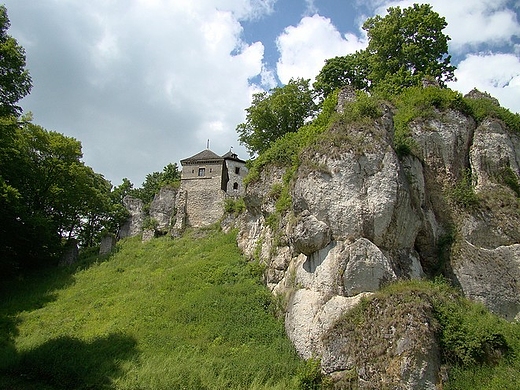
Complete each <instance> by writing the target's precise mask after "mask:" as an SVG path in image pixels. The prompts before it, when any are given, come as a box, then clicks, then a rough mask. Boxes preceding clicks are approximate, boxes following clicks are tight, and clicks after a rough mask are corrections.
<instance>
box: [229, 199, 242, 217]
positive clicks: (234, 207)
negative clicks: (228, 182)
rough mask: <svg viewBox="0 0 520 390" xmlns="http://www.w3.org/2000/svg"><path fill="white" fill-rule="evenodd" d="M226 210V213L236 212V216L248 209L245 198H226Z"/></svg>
mask: <svg viewBox="0 0 520 390" xmlns="http://www.w3.org/2000/svg"><path fill="white" fill-rule="evenodd" d="M224 210H225V212H226V213H228V214H234V215H235V216H237V215H239V214H242V213H243V212H244V211H245V210H246V204H245V202H244V199H243V198H238V199H233V198H226V200H225V201H224Z"/></svg>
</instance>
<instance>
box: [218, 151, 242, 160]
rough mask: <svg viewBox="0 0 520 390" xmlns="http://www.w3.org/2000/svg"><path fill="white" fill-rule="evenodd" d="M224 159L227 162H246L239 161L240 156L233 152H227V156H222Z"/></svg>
mask: <svg viewBox="0 0 520 390" xmlns="http://www.w3.org/2000/svg"><path fill="white" fill-rule="evenodd" d="M222 158H224V159H226V160H235V161H240V162H245V161H244V160H241V159H239V158H238V154H236V153H233V151H231V150H230V151H229V152H227V153H226V154H224V155H223V156H222Z"/></svg>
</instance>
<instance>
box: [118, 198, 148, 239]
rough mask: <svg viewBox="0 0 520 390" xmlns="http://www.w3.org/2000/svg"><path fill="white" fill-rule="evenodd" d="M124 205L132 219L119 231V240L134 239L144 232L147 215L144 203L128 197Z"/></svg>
mask: <svg viewBox="0 0 520 390" xmlns="http://www.w3.org/2000/svg"><path fill="white" fill-rule="evenodd" d="M123 205H124V206H125V207H126V209H127V210H128V212H129V214H130V217H129V218H128V220H127V221H126V223H125V224H124V225H123V226H122V227H121V229H120V230H119V234H118V236H119V238H125V237H133V236H137V235H139V234H141V232H142V231H143V221H144V218H145V213H144V211H143V201H142V200H141V199H137V198H134V197H133V196H130V195H127V196H125V197H124V199H123Z"/></svg>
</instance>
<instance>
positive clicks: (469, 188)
mask: <svg viewBox="0 0 520 390" xmlns="http://www.w3.org/2000/svg"><path fill="white" fill-rule="evenodd" d="M449 195H450V197H451V198H452V199H453V200H454V201H455V202H456V203H457V204H459V205H460V206H462V207H471V206H476V205H477V204H478V203H479V199H478V196H477V193H476V192H475V189H474V188H473V182H472V179H471V171H470V170H467V171H466V172H464V175H463V176H462V178H461V179H460V180H459V181H458V183H457V184H456V185H455V186H454V187H453V188H452V189H451V191H450V192H449Z"/></svg>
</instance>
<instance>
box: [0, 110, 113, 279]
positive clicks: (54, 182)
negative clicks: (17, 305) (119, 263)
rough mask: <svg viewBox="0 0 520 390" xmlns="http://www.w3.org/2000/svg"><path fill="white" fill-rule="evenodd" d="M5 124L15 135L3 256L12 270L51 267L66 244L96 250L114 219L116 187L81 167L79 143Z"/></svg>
mask: <svg viewBox="0 0 520 390" xmlns="http://www.w3.org/2000/svg"><path fill="white" fill-rule="evenodd" d="M3 121H4V123H6V122H9V121H11V123H12V124H13V130H14V131H13V132H12V133H11V139H10V145H9V148H4V149H3V151H4V153H5V154H3V156H2V157H3V158H2V161H0V165H1V167H2V183H3V184H2V187H3V188H2V191H3V192H4V196H3V197H2V201H1V203H2V204H1V207H2V210H3V213H2V216H1V217H0V218H1V224H2V226H3V228H4V229H5V230H3V231H2V235H1V241H2V242H1V244H2V245H1V247H2V249H0V251H1V252H2V255H3V256H2V257H3V258H4V259H8V260H7V263H6V264H10V266H9V267H8V268H11V271H14V268H13V267H16V268H18V267H22V268H31V267H34V266H36V265H38V264H47V263H49V258H51V257H53V256H55V255H58V254H59V252H60V249H61V243H62V239H70V238H79V239H80V240H81V241H82V242H83V243H84V244H85V245H92V244H93V243H94V241H96V238H95V237H96V235H97V234H98V233H99V231H100V230H101V229H102V227H103V226H104V223H105V222H106V221H107V220H108V219H109V218H110V199H109V193H110V187H111V186H110V183H109V182H108V181H107V180H105V179H104V178H103V177H102V176H101V175H100V174H97V173H95V172H94V171H93V170H92V169H91V168H90V167H88V166H86V165H85V164H84V163H83V162H82V161H81V158H82V152H81V143H80V142H79V141H77V140H76V139H74V138H71V137H66V136H64V135H62V134H59V133H56V132H52V131H47V130H45V129H44V128H42V127H40V126H37V125H34V124H32V123H31V122H18V121H17V120H16V119H15V118H14V117H13V118H12V119H8V118H4V120H3ZM6 264H3V266H4V265H6ZM6 271H7V270H6ZM4 275H5V274H4Z"/></svg>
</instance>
